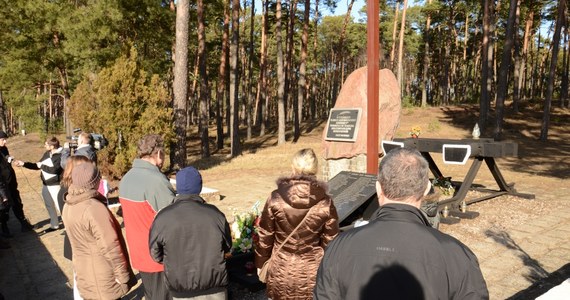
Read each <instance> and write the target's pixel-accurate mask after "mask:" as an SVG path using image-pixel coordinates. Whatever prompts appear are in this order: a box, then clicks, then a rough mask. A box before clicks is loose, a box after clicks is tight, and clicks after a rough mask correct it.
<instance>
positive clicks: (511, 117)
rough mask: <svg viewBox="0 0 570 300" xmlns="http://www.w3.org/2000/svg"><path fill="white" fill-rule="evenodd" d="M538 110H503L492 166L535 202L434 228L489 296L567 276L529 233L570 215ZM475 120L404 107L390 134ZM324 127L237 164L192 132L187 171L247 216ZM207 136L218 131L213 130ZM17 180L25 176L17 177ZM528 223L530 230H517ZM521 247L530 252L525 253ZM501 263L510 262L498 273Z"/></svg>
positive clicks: (568, 172) (564, 124) (521, 294)
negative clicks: (456, 245) (464, 251)
mask: <svg viewBox="0 0 570 300" xmlns="http://www.w3.org/2000/svg"><path fill="white" fill-rule="evenodd" d="M541 112H542V110H541V108H540V107H532V106H525V107H523V108H522V110H521V112H520V113H519V114H512V113H509V112H507V113H506V116H505V125H504V128H505V131H504V132H505V138H506V139H508V140H512V141H514V142H516V143H518V145H519V149H518V157H506V158H499V159H497V164H498V166H499V168H500V170H501V172H502V174H503V176H504V177H505V179H506V180H507V182H509V183H511V182H512V183H516V185H515V187H516V189H517V191H519V192H522V193H532V194H535V195H536V199H534V200H527V199H522V198H516V197H512V196H501V197H497V198H494V199H491V200H487V201H483V202H478V203H475V204H472V205H469V206H468V208H467V209H468V210H469V211H473V212H476V213H478V216H477V217H475V218H472V219H451V220H452V221H451V222H444V223H443V224H442V225H441V226H440V230H442V231H443V232H446V233H448V234H451V235H453V236H455V237H456V238H458V239H459V240H461V241H462V242H463V243H465V244H467V245H468V246H469V247H470V248H471V249H473V251H474V252H475V253H476V254H477V256H478V257H479V260H480V263H481V268H482V271H483V274H484V276H485V279H486V280H487V283H488V285H489V290H490V294H491V299H506V298H511V299H528V298H529V296H533V297H536V295H539V294H540V293H542V292H544V291H545V288H546V287H550V286H552V285H555V284H558V283H559V282H560V278H559V277H560V274H568V276H566V278H567V277H570V264H568V263H569V262H570V247H569V246H562V248H561V249H562V250H560V249H558V248H557V246H556V247H555V246H552V245H546V246H544V247H543V248H547V249H539V248H540V247H538V246H537V244H534V242H535V240H536V239H540V238H541V237H540V235H538V236H537V235H536V234H539V233H537V232H538V230H537V229H536V228H539V229H540V228H542V227H540V226H538V225H536V226H535V225H533V224H538V223H540V222H542V221H544V220H552V222H554V223H552V224H559V223H560V222H561V221H560V220H563V219H564V220H565V218H570V216H566V215H565V214H562V212H569V214H570V198H569V197H568V195H569V194H570V160H569V157H570V143H569V142H568V141H569V140H570V112H569V111H568V110H562V109H559V108H554V109H553V111H552V115H551V122H550V130H549V139H548V141H547V142H541V141H539V140H538V136H539V134H540V128H541V121H542V113H541ZM477 116H478V107H477V106H472V105H464V106H449V107H431V108H405V109H403V111H402V117H401V120H400V126H399V129H398V131H397V134H396V137H408V136H409V134H408V132H409V131H410V129H411V128H412V127H413V126H420V127H421V130H422V133H421V136H420V138H449V139H460V138H470V137H471V131H472V128H473V126H474V124H475V122H476V121H477V120H478V117H477ZM325 123H326V121H319V122H314V123H306V124H304V125H303V127H302V129H303V132H302V136H301V138H300V139H299V140H298V141H297V142H296V143H292V142H287V143H286V144H284V145H280V146H278V145H277V137H276V132H275V131H270V132H269V133H268V134H266V135H265V136H263V137H254V138H252V139H251V140H245V139H242V142H243V144H242V149H243V154H242V155H241V156H238V157H236V158H230V157H229V156H228V154H229V145H226V148H224V149H222V150H219V151H213V153H212V156H211V157H210V158H206V159H202V158H200V152H199V151H200V147H199V146H200V141H199V138H198V137H197V134H195V132H193V138H191V140H190V142H189V151H190V153H189V155H190V156H191V165H192V166H195V167H197V168H198V169H199V170H200V172H201V173H202V176H203V182H204V185H205V186H206V187H209V188H214V189H217V190H219V192H220V195H221V200H219V201H218V200H216V201H213V202H212V203H213V204H214V205H216V206H218V207H219V208H220V209H221V210H222V211H223V212H224V213H225V214H226V216H227V217H228V219H229V220H230V221H231V220H232V219H233V215H234V213H241V212H246V211H249V210H250V209H251V207H252V206H253V204H254V203H255V202H256V201H261V202H262V203H263V202H264V201H265V199H266V198H267V196H268V195H269V194H270V192H271V191H272V190H273V189H274V188H275V181H276V179H277V178H278V177H280V176H287V175H289V173H290V161H291V156H292V155H293V153H295V151H297V150H299V149H302V148H308V147H310V148H313V149H315V152H316V153H317V154H318V155H319V154H320V153H322V131H323V129H324V126H325ZM489 127H492V126H489ZM210 132H211V133H215V129H212V130H211V131H210ZM254 136H255V134H254ZM482 136H489V134H483V135H482ZM287 139H288V141H290V140H291V139H292V138H291V132H288V137H287ZM42 145H43V143H42V141H41V140H40V137H39V136H38V135H36V134H30V135H27V136H25V137H22V136H17V137H13V138H10V139H9V142H8V147H9V149H10V152H11V154H12V155H13V156H15V157H16V158H17V159H22V160H25V161H35V159H38V158H39V157H40V156H41V153H42V151H43V147H42ZM211 146H212V147H211V149H214V148H215V136H213V137H211ZM434 159H435V160H436V162H438V161H441V156H438V155H434ZM438 165H439V166H440V169H441V171H442V173H443V174H445V175H446V176H451V177H452V179H453V180H454V181H462V180H463V176H465V174H466V173H467V170H468V168H469V166H470V162H468V163H467V164H466V165H464V166H461V165H443V164H439V163H438ZM20 172H22V173H20ZM22 174H23V175H24V176H25V179H22V178H21V177H22V176H21V175H22ZM17 175H18V178H19V181H20V190H21V192H22V194H26V193H29V192H30V191H27V190H29V189H30V188H29V187H28V185H29V186H35V187H33V189H35V190H36V191H37V190H39V189H40V187H41V183H40V182H39V180H37V176H38V174H37V173H35V172H34V171H29V170H21V171H20V170H17ZM26 181H27V183H26ZM474 183H476V184H479V185H482V186H484V187H487V188H490V189H494V188H496V184H495V181H494V179H493V177H492V175H491V173H490V172H489V170H488V169H487V168H486V166H482V167H481V170H480V171H479V173H478V175H477V177H476V178H475V181H474ZM113 184H115V185H116V184H117V183H116V182H115V183H113ZM36 185H37V186H36ZM476 196H477V194H476V192H470V193H469V195H468V198H469V197H476ZM39 201H41V200H39ZM39 213H41V210H39ZM32 220H35V221H38V217H32ZM537 222H538V223H537ZM556 222H558V223H556ZM568 223H570V221H568ZM567 225H570V224H567ZM529 226H530V227H533V228H534V229H533V228H530V229H528V230H526V231H525V230H523V228H525V227H529ZM549 226H550V225H549ZM550 227H556V226H550ZM566 227H568V226H566ZM525 233H527V234H525ZM533 234H534V235H533ZM555 235H556V237H553V238H555V239H556V240H557V239H560V238H561V237H558V233H556V234H555ZM565 236H566V237H567V236H568V234H566V235H565ZM564 239H566V238H564ZM527 243H530V244H529V245H530V246H529V248H528V249H525V248H524V246H525V245H527ZM565 244H567V242H566V243H565ZM538 245H540V244H538ZM556 245H558V244H556ZM46 247H47V248H49V246H46ZM535 248H536V249H535ZM533 249H534V250H533ZM554 250H556V251H558V252H556V253H557V255H555V256H556V257H558V259H557V260H555V261H552V259H550V260H548V257H552V255H551V254H550V252H549V251H554ZM533 251H534V252H533ZM560 251H562V252H560ZM534 254H535V255H534ZM542 257H546V258H544V259H545V260H541V259H542ZM54 259H55V258H54ZM55 260H56V261H58V260H59V259H55ZM497 261H499V263H498V262H497ZM500 261H503V262H505V261H506V262H510V263H506V264H505V265H504V266H503V267H500V265H501V263H500ZM64 273H66V275H67V276H68V277H69V276H70V275H69V274H67V273H68V271H65V270H64Z"/></svg>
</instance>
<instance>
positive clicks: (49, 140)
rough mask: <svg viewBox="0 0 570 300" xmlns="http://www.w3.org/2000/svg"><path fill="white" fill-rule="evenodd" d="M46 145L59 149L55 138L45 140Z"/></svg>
mask: <svg viewBox="0 0 570 300" xmlns="http://www.w3.org/2000/svg"><path fill="white" fill-rule="evenodd" d="M46 143H47V144H48V145H50V146H53V147H54V148H55V149H57V148H59V140H58V139H57V138H56V137H55V136H52V137H51V138H49V139H47V141H46Z"/></svg>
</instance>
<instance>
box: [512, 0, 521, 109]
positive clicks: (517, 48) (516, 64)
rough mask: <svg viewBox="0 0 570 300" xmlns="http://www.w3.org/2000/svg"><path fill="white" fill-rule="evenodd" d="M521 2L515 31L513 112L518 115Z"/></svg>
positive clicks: (518, 7)
mask: <svg viewBox="0 0 570 300" xmlns="http://www.w3.org/2000/svg"><path fill="white" fill-rule="evenodd" d="M520 12H521V1H520V0H519V1H518V3H517V12H516V17H515V30H514V35H515V36H514V45H513V46H514V47H515V51H514V59H515V61H514V73H513V112H514V113H518V102H519V98H520V94H519V92H520V82H521V81H520V78H521V49H520V42H519V30H518V28H519V25H520Z"/></svg>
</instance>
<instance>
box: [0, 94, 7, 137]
mask: <svg viewBox="0 0 570 300" xmlns="http://www.w3.org/2000/svg"><path fill="white" fill-rule="evenodd" d="M6 123H7V120H6V106H5V105H4V97H3V96H2V90H0V128H1V129H2V131H4V132H8V126H7V124H6Z"/></svg>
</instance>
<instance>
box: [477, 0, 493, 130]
mask: <svg viewBox="0 0 570 300" xmlns="http://www.w3.org/2000/svg"><path fill="white" fill-rule="evenodd" d="M482 1H483V42H482V44H481V48H482V49H481V56H482V57H481V100H480V103H479V128H481V131H482V132H483V131H484V130H485V128H486V127H487V118H488V117H489V104H490V93H491V85H492V78H491V76H489V73H490V70H491V69H492V67H493V62H492V59H491V58H492V53H493V42H492V41H491V39H490V37H491V24H490V23H491V20H492V18H491V3H490V2H492V1H493V0H482Z"/></svg>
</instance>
